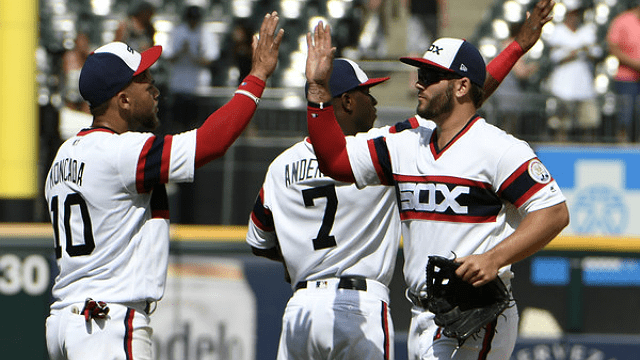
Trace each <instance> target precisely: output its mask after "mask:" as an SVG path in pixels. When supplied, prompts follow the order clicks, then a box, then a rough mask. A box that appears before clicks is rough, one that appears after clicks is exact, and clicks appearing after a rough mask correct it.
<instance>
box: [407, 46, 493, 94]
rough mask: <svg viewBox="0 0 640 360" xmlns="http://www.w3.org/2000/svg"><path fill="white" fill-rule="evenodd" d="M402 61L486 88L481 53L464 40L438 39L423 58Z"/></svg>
mask: <svg viewBox="0 0 640 360" xmlns="http://www.w3.org/2000/svg"><path fill="white" fill-rule="evenodd" d="M400 61H402V62H403V63H405V64H409V65H412V66H417V67H420V68H431V69H434V70H439V71H444V72H452V73H455V74H458V75H460V76H462V77H468V78H469V80H471V82H472V83H474V84H476V85H478V86H480V87H484V80H485V78H486V76H487V75H486V73H487V72H486V69H485V67H486V66H485V62H484V59H483V58H482V55H481V54H480V51H478V49H477V48H476V47H475V46H473V45H472V44H471V43H469V42H468V41H466V40H463V39H455V38H440V39H437V40H436V41H434V42H433V44H431V46H430V47H429V49H428V50H427V51H426V52H425V53H424V56H423V57H421V58H418V57H401V58H400Z"/></svg>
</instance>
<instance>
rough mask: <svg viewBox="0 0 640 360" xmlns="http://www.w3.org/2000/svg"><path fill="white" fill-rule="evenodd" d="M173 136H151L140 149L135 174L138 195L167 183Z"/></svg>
mask: <svg viewBox="0 0 640 360" xmlns="http://www.w3.org/2000/svg"><path fill="white" fill-rule="evenodd" d="M172 141H173V136H171V135H166V136H164V137H162V136H152V137H150V138H149V139H148V140H147V142H146V143H145V144H144V146H143V147H142V151H141V152H140V157H139V159H138V169H137V172H136V189H137V190H138V192H139V193H145V192H149V191H151V190H152V189H153V188H154V186H155V185H156V184H166V183H167V182H168V181H169V163H170V160H171V143H172Z"/></svg>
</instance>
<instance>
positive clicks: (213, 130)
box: [195, 75, 265, 168]
mask: <svg viewBox="0 0 640 360" xmlns="http://www.w3.org/2000/svg"><path fill="white" fill-rule="evenodd" d="M264 87H265V82H264V81H262V80H260V79H258V78H257V77H255V76H252V75H249V76H247V77H246V78H245V79H244V81H243V82H242V84H240V86H239V87H238V90H237V91H236V94H235V95H234V96H233V98H232V99H231V100H230V101H229V102H228V103H226V104H225V105H224V106H222V107H221V108H220V109H218V110H216V111H215V112H214V113H213V114H211V115H209V117H208V118H207V120H206V121H205V122H204V124H202V126H200V127H199V128H198V130H197V135H196V161H195V166H196V168H198V167H200V166H202V165H204V164H206V163H208V162H209V161H211V160H214V159H217V158H219V157H221V156H222V155H224V154H225V153H226V152H227V150H228V149H229V147H230V146H231V144H233V142H234V141H235V140H236V139H237V138H238V137H239V136H240V134H241V133H242V131H243V130H244V129H245V128H246V127H247V125H248V124H249V121H250V120H251V118H252V117H253V114H254V113H255V111H256V108H257V106H258V104H257V102H256V101H255V100H254V99H252V98H251V96H249V94H247V92H248V93H250V94H252V95H253V96H255V98H256V99H259V98H260V96H262V92H263V91H264Z"/></svg>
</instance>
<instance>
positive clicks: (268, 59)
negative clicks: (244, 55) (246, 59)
mask: <svg viewBox="0 0 640 360" xmlns="http://www.w3.org/2000/svg"><path fill="white" fill-rule="evenodd" d="M278 21H279V18H278V13H277V12H276V11H274V12H272V13H271V14H267V15H265V17H264V20H262V25H261V26H260V33H259V35H254V37H253V42H252V43H251V47H252V48H253V57H252V62H251V72H250V73H249V74H250V75H253V76H256V77H258V78H259V79H262V80H264V81H266V80H267V79H268V78H269V76H271V74H273V72H274V70H275V69H276V65H277V64H278V51H279V49H280V43H281V42H282V37H283V36H284V29H280V30H278V32H277V33H276V27H277V26H278Z"/></svg>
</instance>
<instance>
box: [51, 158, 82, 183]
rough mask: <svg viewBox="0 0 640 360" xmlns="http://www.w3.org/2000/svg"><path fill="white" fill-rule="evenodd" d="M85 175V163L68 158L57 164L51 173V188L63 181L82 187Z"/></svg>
mask: <svg viewBox="0 0 640 360" xmlns="http://www.w3.org/2000/svg"><path fill="white" fill-rule="evenodd" d="M83 174H84V162H81V161H80V162H79V161H78V160H76V159H72V158H66V159H62V160H60V161H57V162H55V163H54V164H53V165H52V166H51V170H50V171H49V187H50V188H51V187H53V186H55V185H58V184H59V183H61V182H62V181H69V182H72V183H74V184H76V185H78V186H82V175H83Z"/></svg>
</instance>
